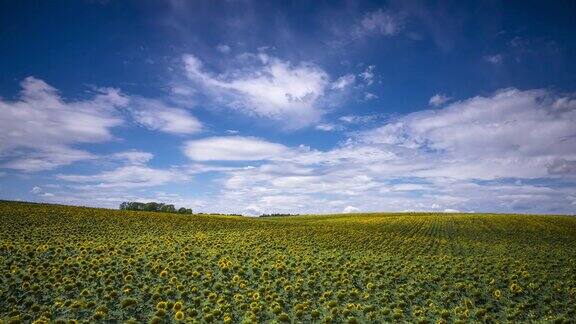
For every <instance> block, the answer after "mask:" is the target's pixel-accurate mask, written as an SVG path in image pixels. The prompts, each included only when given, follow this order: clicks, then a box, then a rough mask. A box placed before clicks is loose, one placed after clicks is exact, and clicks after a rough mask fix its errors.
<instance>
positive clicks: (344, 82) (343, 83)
mask: <svg viewBox="0 0 576 324" xmlns="http://www.w3.org/2000/svg"><path fill="white" fill-rule="evenodd" d="M354 82H356V76H355V75H354V74H346V75H343V76H341V77H339V78H338V79H336V81H334V82H332V89H340V90H341V89H345V88H347V87H349V86H351V85H353V84H354Z"/></svg>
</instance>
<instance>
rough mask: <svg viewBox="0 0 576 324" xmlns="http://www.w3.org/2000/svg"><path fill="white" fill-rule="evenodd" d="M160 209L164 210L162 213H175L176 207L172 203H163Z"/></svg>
mask: <svg viewBox="0 0 576 324" xmlns="http://www.w3.org/2000/svg"><path fill="white" fill-rule="evenodd" d="M160 211H162V212H164V213H175V212H176V207H174V205H163V206H162V207H161V208H160Z"/></svg>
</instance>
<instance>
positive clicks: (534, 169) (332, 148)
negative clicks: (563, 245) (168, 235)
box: [0, 0, 576, 214]
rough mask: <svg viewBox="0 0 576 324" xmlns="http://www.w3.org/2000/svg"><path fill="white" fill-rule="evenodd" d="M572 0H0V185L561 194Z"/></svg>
mask: <svg viewBox="0 0 576 324" xmlns="http://www.w3.org/2000/svg"><path fill="white" fill-rule="evenodd" d="M575 21H576V4H575V3H574V2H573V1H554V2H545V1H540V2H537V1H525V2H517V1H484V2H462V1H440V2H433V1H389V2H357V1H343V2H338V1H325V2H323V1H313V2H304V1H293V2H288V1H281V2H271V1H269V2H256V1H221V2H220V1H206V2H200V1H177V0H173V1H114V0H109V1H52V2H47V1H12V2H3V3H2V4H0V57H1V58H2V59H1V60H0V123H1V127H0V198H2V199H18V200H30V201H45V202H55V203H66V204H75V205H90V206H103V207H117V206H118V204H119V203H120V202H121V201H133V200H137V201H162V202H167V203H174V204H176V205H177V206H186V207H191V208H193V209H194V210H196V211H204V212H210V211H220V212H234V213H243V214H261V213H273V212H282V213H328V212H354V211H408V210H426V211H454V210H458V211H467V212H471V211H476V212H488V211H492V212H514V213H575V211H576V127H575V122H576V65H575V64H574V60H573V58H574V57H576V36H575V35H576V23H575Z"/></svg>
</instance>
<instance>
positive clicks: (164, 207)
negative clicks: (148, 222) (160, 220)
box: [120, 201, 193, 214]
mask: <svg viewBox="0 0 576 324" xmlns="http://www.w3.org/2000/svg"><path fill="white" fill-rule="evenodd" d="M120 210H137V211H150V212H162V213H174V214H193V212H192V209H190V208H184V207H180V208H178V209H176V207H174V205H172V204H163V203H157V202H149V203H141V202H136V201H131V202H128V201H125V202H123V203H121V204H120Z"/></svg>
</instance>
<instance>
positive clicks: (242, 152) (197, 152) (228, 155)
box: [184, 136, 287, 161]
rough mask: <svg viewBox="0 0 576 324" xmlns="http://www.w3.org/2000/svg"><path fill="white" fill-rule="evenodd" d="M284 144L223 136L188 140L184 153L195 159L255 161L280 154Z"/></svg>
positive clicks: (251, 138)
mask: <svg viewBox="0 0 576 324" xmlns="http://www.w3.org/2000/svg"><path fill="white" fill-rule="evenodd" d="M286 151H287V148H286V147H285V146H284V145H281V144H276V143H270V142H267V141H264V140H261V139H258V138H254V137H241V136H224V137H210V138H204V139H200V140H195V141H188V142H187V143H186V145H185V147H184V152H185V154H186V155H187V156H188V157H189V158H190V159H192V160H196V161H257V160H266V159H270V158H272V157H275V156H279V155H282V154H283V153H284V152H286Z"/></svg>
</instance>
